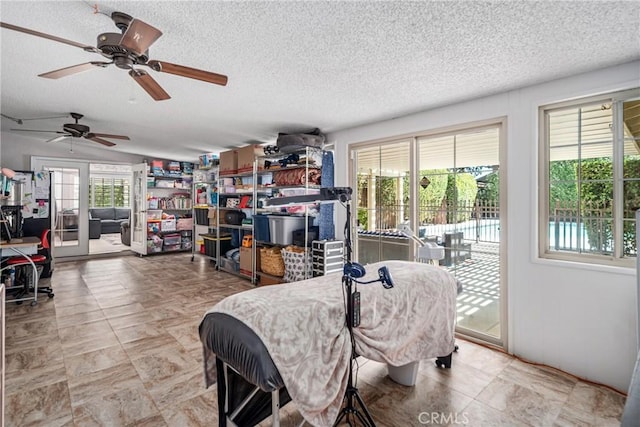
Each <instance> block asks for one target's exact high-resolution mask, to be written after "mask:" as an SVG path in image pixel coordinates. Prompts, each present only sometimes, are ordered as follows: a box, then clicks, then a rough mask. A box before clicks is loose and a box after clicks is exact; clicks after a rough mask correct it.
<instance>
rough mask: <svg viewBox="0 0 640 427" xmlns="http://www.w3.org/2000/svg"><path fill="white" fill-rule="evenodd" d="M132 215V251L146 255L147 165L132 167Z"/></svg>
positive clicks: (130, 220) (130, 222)
mask: <svg viewBox="0 0 640 427" xmlns="http://www.w3.org/2000/svg"><path fill="white" fill-rule="evenodd" d="M131 172H132V174H133V179H132V181H131V203H130V205H131V214H130V215H129V230H130V233H131V250H132V251H134V252H136V253H139V254H140V255H146V253H147V229H146V228H147V164H146V163H139V164H135V165H132V166H131Z"/></svg>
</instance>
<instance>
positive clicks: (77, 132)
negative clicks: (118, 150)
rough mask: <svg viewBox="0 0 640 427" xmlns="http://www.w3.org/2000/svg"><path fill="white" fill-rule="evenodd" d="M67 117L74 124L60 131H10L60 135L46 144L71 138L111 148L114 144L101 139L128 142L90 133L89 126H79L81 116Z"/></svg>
mask: <svg viewBox="0 0 640 427" xmlns="http://www.w3.org/2000/svg"><path fill="white" fill-rule="evenodd" d="M69 115H70V116H71V117H73V118H74V119H75V121H76V122H75V123H67V124H65V125H63V126H62V130H61V131H60V130H33V129H11V130H13V131H18V132H47V133H59V134H61V135H60V136H57V137H55V138H53V139H50V140H48V141H47V142H57V141H61V140H63V139H64V138H69V137H71V138H84V139H88V140H90V141H93V142H97V143H98V144H102V145H106V146H107V147H113V146H114V145H116V144H115V143H113V142H111V141H107V140H106V139H102V138H110V139H126V140H129V137H128V136H124V135H111V134H108V133H94V132H91V130H90V129H89V126H86V125H81V124H80V123H78V120H80V119H81V118H83V117H84V116H83V115H82V114H78V113H70V114H69Z"/></svg>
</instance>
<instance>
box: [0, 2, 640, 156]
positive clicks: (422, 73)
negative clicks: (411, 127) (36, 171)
mask: <svg viewBox="0 0 640 427" xmlns="http://www.w3.org/2000/svg"><path fill="white" fill-rule="evenodd" d="M89 4H92V2H82V1H75V2H71V1H69V2H7V1H3V2H2V4H1V5H0V18H1V20H2V21H3V22H8V23H11V24H14V25H19V26H24V27H28V28H31V29H35V30H38V31H42V32H45V33H49V34H53V35H57V36H60V37H64V38H67V39H71V40H74V41H78V42H82V43H87V44H90V45H95V41H96V36H97V35H98V34H99V33H102V32H116V31H117V30H116V28H115V26H114V25H113V23H112V21H111V19H110V18H109V17H107V16H105V15H104V14H102V13H99V14H94V13H93V11H92V8H91V7H90V5H89ZM98 6H99V8H100V9H101V11H103V12H104V13H110V12H111V11H113V10H118V11H123V12H126V13H128V14H130V15H132V16H134V17H136V18H138V19H141V20H143V21H145V22H148V23H150V24H151V25H153V26H155V27H157V28H159V29H160V30H161V31H163V33H164V34H163V36H162V37H161V38H160V39H159V40H158V41H157V42H156V43H155V44H154V45H152V46H151V48H150V57H151V58H153V59H159V60H165V61H168V62H173V63H177V64H182V65H187V66H192V67H196V68H201V69H205V70H211V71H214V72H219V73H222V74H226V75H228V76H229V84H228V86H227V87H224V88H223V87H218V86H214V85H208V84H206V83H203V82H199V81H195V80H190V79H186V78H180V77H177V76H173V75H169V74H162V73H155V72H152V71H150V73H151V74H152V75H153V77H154V78H155V79H156V80H157V81H158V82H159V83H160V84H161V85H162V86H163V88H164V89H165V90H166V91H167V92H168V93H169V94H170V95H171V96H172V99H171V100H169V101H163V102H155V101H152V100H151V99H150V98H149V97H148V96H147V95H146V94H145V93H144V92H143V91H142V90H141V89H140V88H139V87H137V85H135V83H134V82H133V81H132V79H131V78H130V77H129V76H128V75H127V73H126V71H125V70H120V69H117V68H115V66H111V67H109V68H107V69H97V70H92V71H90V72H87V73H82V74H78V75H74V76H70V77H66V78H63V79H60V80H55V81H52V80H47V79H42V78H38V77H37V74H40V73H43V72H46V71H50V70H54V69H57V68H61V67H65V66H69V65H75V64H79V63H83V62H88V61H96V60H98V61H99V60H101V58H100V56H99V55H96V54H89V53H86V52H83V51H82V50H81V49H77V48H73V47H71V46H66V45H63V44H59V43H55V42H52V41H48V40H42V39H38V38H36V37H33V36H29V35H26V34H21V33H16V32H13V31H9V30H6V29H2V30H0V37H1V39H0V40H1V43H2V44H1V48H2V52H1V54H2V58H1V59H2V69H1V71H2V74H1V78H2V94H1V101H2V104H1V108H2V112H3V113H4V114H8V115H11V116H13V117H37V116H42V115H45V116H46V115H47V114H50V113H64V112H68V111H76V110H77V111H79V112H81V113H83V114H85V116H86V120H85V122H86V123H87V124H88V125H90V126H94V127H95V128H96V129H100V130H101V131H104V132H109V133H120V134H127V135H129V136H131V137H132V141H131V143H127V144H126V147H125V144H124V143H122V144H119V145H118V146H117V147H115V148H116V149H121V150H129V152H135V153H137V154H145V152H148V150H149V149H155V150H158V151H162V150H164V151H166V152H167V153H168V154H169V153H170V152H174V153H177V154H176V156H174V157H179V156H182V157H184V156H185V155H187V154H188V157H189V158H192V157H194V156H197V153H199V152H202V151H216V150H215V147H227V146H234V145H237V146H239V145H243V144H244V143H246V142H248V141H251V140H257V141H273V140H274V138H275V136H276V135H277V132H278V131H297V130H301V129H306V128H311V127H320V128H321V129H322V130H323V131H325V132H331V131H336V130H339V129H344V128H348V127H352V126H356V125H359V124H365V123H369V122H373V121H378V120H384V119H389V118H393V117H398V116H402V115H405V114H408V113H412V112H417V111H421V110H425V109H429V108H433V107H436V106H441V105H445V104H450V103H453V102H457V101H461V100H466V99H471V98H476V97H480V96H485V95H489V94H493V93H499V92H503V91H506V90H510V89H514V88H518V87H524V86H528V85H531V84H535V83H539V82H542V81H548V80H552V79H555V78H560V77H564V76H568V75H574V74H577V73H581V72H585V71H589V70H593V69H598V68H603V67H606V66H610V65H615V64H621V63H625V62H629V61H632V60H636V59H639V58H640V2H627V1H624V2H615V1H606V2H598V1H595V2H591V1H590V2H583V1H574V2H556V1H554V2H551V1H544V2H536V1H508V2H472V1H464V2H430V1H419V2H407V1H392V2H373V1H372V2H365V1H358V2H351V1H349V2H346V1H295V2H291V1H287V2H240V1H233V2H224V1H209V2H187V1H154V2H151V1H144V2H143V1H120V2H109V1H106V2H98ZM59 122H60V121H58V122H54V123H51V122H44V123H43V124H42V125H43V126H44V127H50V126H52V125H56V124H61V123H59ZM62 122H64V121H62ZM32 123H33V122H32ZM14 124H15V123H11V122H8V121H7V120H5V119H3V120H2V130H3V131H7V130H8V129H9V128H12V127H14ZM36 137H38V138H41V135H36ZM177 142H179V143H180V144H179V146H178V145H177ZM207 147H208V149H207ZM98 148H99V147H97V148H96V149H98Z"/></svg>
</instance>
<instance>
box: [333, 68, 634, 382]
mask: <svg viewBox="0 0 640 427" xmlns="http://www.w3.org/2000/svg"><path fill="white" fill-rule="evenodd" d="M637 86H640V62H637V61H636V62H633V63H628V64H624V65H620V66H616V67H611V68H607V69H604V70H599V71H595V72H591V73H586V74H581V75H578V76H574V77H570V78H565V79H561V80H557V81H553V82H548V83H544V84H540V85H536V86H532V87H528V88H524V89H520V90H514V91H509V92H505V93H502V94H499V95H495V96H489V97H486V98H482V99H476V100H471V101H468V102H463V103H459V104H455V105H450V106H447V107H442V108H438V109H434V110H430V111H425V112H422V113H418V114H412V115H410V116H405V117H401V118H397V119H393V120H389V121H384V122H379V123H375V124H371V125H367V126H362V127H358V128H354V129H348V130H345V131H340V132H336V133H333V134H330V135H328V141H329V142H334V143H335V144H336V167H335V170H336V185H344V186H347V185H349V182H348V163H347V156H348V145H349V144H351V143H356V142H362V141H368V140H374V139H379V138H385V137H391V136H394V135H401V134H407V133H411V132H419V131H425V130H431V129H437V128H442V127H446V126H452V125H458V124H463V123H467V122H473V121H479V120H485V119H491V118H498V117H502V116H506V117H507V129H508V130H507V164H506V165H501V166H502V167H501V176H505V175H502V173H506V181H507V186H508V188H507V223H506V226H507V232H508V237H507V247H508V251H507V252H508V254H507V286H508V296H507V304H508V316H509V319H508V334H507V341H508V350H509V352H510V353H513V354H515V355H518V356H520V357H523V358H525V359H528V360H531V361H534V362H538V363H543V364H546V365H549V366H553V367H555V368H558V369H561V370H563V371H565V372H569V373H572V374H574V375H576V376H578V377H581V378H585V379H588V380H591V381H595V382H598V383H603V384H606V385H609V386H611V387H614V388H616V389H618V390H620V391H625V392H626V390H627V388H628V386H629V382H630V379H631V372H632V371H633V366H634V363H635V360H636V354H637V347H636V342H637V334H636V305H635V301H636V279H635V270H634V269H625V268H609V267H606V266H587V265H583V264H575V263H574V264H572V263H568V262H553V261H548V260H540V259H538V257H537V235H538V232H537V209H538V206H537V167H538V165H537V157H538V151H537V150H538V131H537V129H538V128H537V126H538V119H537V114H538V107H539V106H540V105H542V104H547V103H551V102H556V101H562V100H567V99H571V98H577V97H582V96H588V95H594V94H597V93H602V92H609V91H615V90H621V89H628V88H632V87H637ZM340 221H344V219H340V218H339V219H338V223H340Z"/></svg>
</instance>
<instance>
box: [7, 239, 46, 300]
mask: <svg viewBox="0 0 640 427" xmlns="http://www.w3.org/2000/svg"><path fill="white" fill-rule="evenodd" d="M40 243H41V242H40V238H38V237H22V238H19V239H18V238H16V239H11V241H10V242H6V241H2V242H1V243H0V258H5V257H10V256H23V257H25V262H24V264H31V267H32V268H33V297H25V298H16V299H12V300H8V301H13V302H19V301H26V300H33V301H32V302H31V305H36V304H37V303H38V267H37V266H36V264H35V263H34V262H33V260H32V259H31V257H29V255H34V254H37V253H38V245H40ZM24 264H20V265H24ZM0 265H2V264H0ZM10 267H16V265H13V266H2V268H0V272H2V271H4V270H5V269H8V268H10ZM26 286H29V285H28V284H27V285H26ZM9 289H11V288H9ZM7 290H8V289H7Z"/></svg>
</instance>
